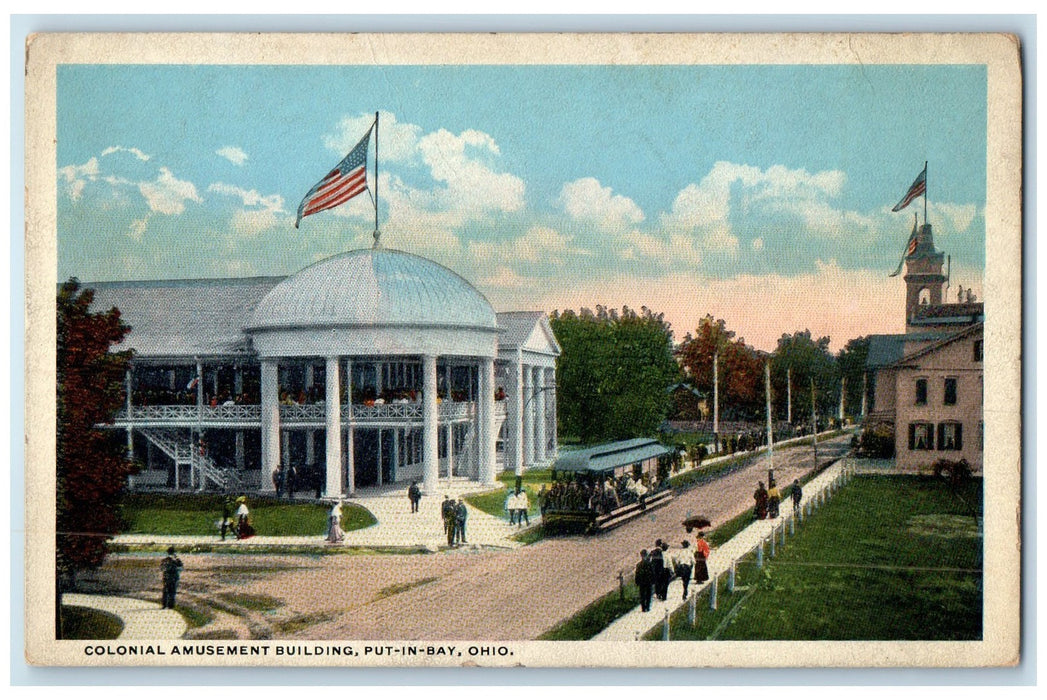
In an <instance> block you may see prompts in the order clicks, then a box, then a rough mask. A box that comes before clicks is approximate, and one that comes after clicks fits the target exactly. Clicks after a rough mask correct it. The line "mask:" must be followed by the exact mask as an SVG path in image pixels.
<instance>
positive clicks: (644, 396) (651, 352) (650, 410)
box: [550, 306, 679, 444]
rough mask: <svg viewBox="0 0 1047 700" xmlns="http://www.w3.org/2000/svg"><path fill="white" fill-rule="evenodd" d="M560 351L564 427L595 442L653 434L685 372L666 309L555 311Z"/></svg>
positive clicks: (560, 404) (560, 417)
mask: <svg viewBox="0 0 1047 700" xmlns="http://www.w3.org/2000/svg"><path fill="white" fill-rule="evenodd" d="M550 323H551V325H552V328H553V332H554V333H556V339H557V341H558V342H559V344H560V348H561V350H562V353H561V355H560V357H559V358H558V359H557V362H556V385H557V410H556V413H557V417H558V421H559V431H560V433H561V434H562V435H571V436H577V437H578V438H579V439H580V440H581V441H582V442H583V443H586V444H589V443H593V442H599V441H603V440H621V439H625V438H632V437H640V436H651V435H654V434H655V433H656V432H657V430H658V426H659V425H661V423H662V421H664V420H665V416H666V414H667V412H668V410H669V406H670V405H671V397H670V395H669V393H668V391H667V390H668V388H669V387H670V386H671V385H672V384H673V383H674V382H675V381H676V380H677V379H678V378H679V367H678V365H677V364H676V360H675V359H674V358H673V340H672V330H671V328H670V326H669V324H668V323H666V322H665V319H664V317H663V316H662V314H655V313H654V312H652V311H651V310H650V309H648V308H646V307H641V309H640V312H639V313H637V312H636V311H633V310H632V309H630V308H629V307H622V311H621V314H619V313H618V311H617V310H614V309H610V310H609V309H607V308H606V307H603V306H597V307H596V313H593V312H592V311H590V310H589V309H582V310H581V311H580V312H578V313H575V312H574V311H570V310H567V311H563V312H562V313H561V312H558V311H557V312H554V313H553V314H552V317H551V319H550Z"/></svg>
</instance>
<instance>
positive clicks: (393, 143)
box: [323, 112, 422, 162]
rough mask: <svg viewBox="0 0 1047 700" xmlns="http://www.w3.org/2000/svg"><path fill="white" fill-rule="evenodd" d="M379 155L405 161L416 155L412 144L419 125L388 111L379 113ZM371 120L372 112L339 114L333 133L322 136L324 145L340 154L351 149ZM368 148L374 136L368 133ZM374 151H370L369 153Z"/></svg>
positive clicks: (369, 125)
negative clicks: (402, 119)
mask: <svg viewBox="0 0 1047 700" xmlns="http://www.w3.org/2000/svg"><path fill="white" fill-rule="evenodd" d="M380 117H381V119H380V121H379V128H380V129H381V134H380V135H379V136H380V138H381V141H380V145H381V158H382V160H383V161H385V160H388V161H390V162H392V161H408V160H412V159H413V158H415V157H416V153H415V147H416V146H417V143H418V137H419V135H420V134H421V133H422V127H420V126H417V125H415V124H408V123H405V122H400V121H397V119H396V115H395V114H392V113H391V112H381V113H380ZM372 123H374V115H373V114H361V115H359V116H355V117H342V119H341V120H340V121H339V122H338V125H337V126H336V127H335V130H334V132H333V133H330V134H327V135H326V136H324V137H323V142H324V146H325V147H326V148H329V149H331V150H332V151H334V152H335V153H338V154H340V157H342V156H345V154H346V153H348V152H349V151H351V150H352V149H353V146H355V145H356V144H357V143H358V142H359V141H360V139H361V138H363V135H364V134H366V133H367V130H368V129H369V128H371V124H372ZM371 138H372V143H371V148H374V143H373V140H374V135H373V134H372V135H371ZM373 152H374V151H372V153H373Z"/></svg>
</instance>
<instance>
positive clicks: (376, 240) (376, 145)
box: [375, 112, 926, 248]
mask: <svg viewBox="0 0 1047 700" xmlns="http://www.w3.org/2000/svg"><path fill="white" fill-rule="evenodd" d="M925 204H926V200H925ZM379 235H380V234H379V233H378V112H375V248H377V247H378V238H379Z"/></svg>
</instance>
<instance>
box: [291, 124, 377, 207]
mask: <svg viewBox="0 0 1047 700" xmlns="http://www.w3.org/2000/svg"><path fill="white" fill-rule="evenodd" d="M370 140H371V129H368V130H367V133H366V134H364V137H363V138H362V139H360V143H358V144H356V146H354V147H353V150H351V151H349V155H347V156H346V157H345V158H343V159H342V162H341V163H339V164H338V166H337V167H336V168H335V169H334V170H332V171H331V172H329V173H327V176H326V177H324V179H323V180H320V182H318V183H316V184H315V185H313V189H311V190H309V192H308V193H307V194H306V195H305V198H304V199H303V200H302V203H301V204H299V205H298V219H297V220H295V222H294V227H295V228H298V224H300V223H301V221H302V218H303V217H306V216H309V215H310V214H315V213H316V212H318V211H324V210H325V209H334V208H335V207H337V206H338V205H339V204H345V203H346V202H348V201H349V200H350V199H352V198H353V197H355V196H356V195H358V194H360V193H361V192H363V191H364V190H366V189H367V146H368V144H369V143H370Z"/></svg>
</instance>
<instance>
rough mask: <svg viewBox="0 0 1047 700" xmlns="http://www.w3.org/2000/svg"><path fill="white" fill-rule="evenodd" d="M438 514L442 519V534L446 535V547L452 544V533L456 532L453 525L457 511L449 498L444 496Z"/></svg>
mask: <svg viewBox="0 0 1047 700" xmlns="http://www.w3.org/2000/svg"><path fill="white" fill-rule="evenodd" d="M440 514H441V515H442V516H443V519H444V534H445V535H447V545H448V546H451V545H453V544H454V533H455V530H457V526H456V524H455V520H456V516H457V514H458V509H457V507H456V506H455V504H454V501H452V500H451V499H450V497H449V496H444V502H443V503H442V504H441V505H440Z"/></svg>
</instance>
